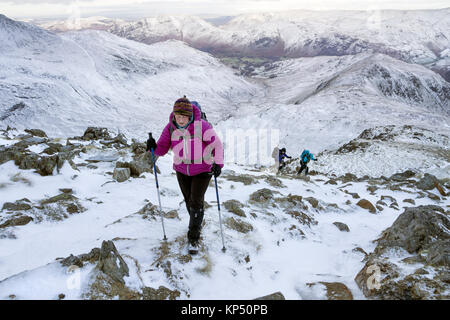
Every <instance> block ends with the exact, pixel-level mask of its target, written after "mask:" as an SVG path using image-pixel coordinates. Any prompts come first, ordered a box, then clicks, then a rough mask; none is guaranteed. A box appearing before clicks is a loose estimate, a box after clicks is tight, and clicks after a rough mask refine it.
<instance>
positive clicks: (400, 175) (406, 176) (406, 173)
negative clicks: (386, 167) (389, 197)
mask: <svg viewBox="0 0 450 320" xmlns="http://www.w3.org/2000/svg"><path fill="white" fill-rule="evenodd" d="M415 175H416V173H415V172H414V171H411V170H406V171H404V172H402V173H396V174H393V175H392V176H391V177H390V178H389V180H393V181H398V182H400V181H405V180H407V179H409V178H412V177H414V176H415Z"/></svg>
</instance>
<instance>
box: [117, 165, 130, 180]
mask: <svg viewBox="0 0 450 320" xmlns="http://www.w3.org/2000/svg"><path fill="white" fill-rule="evenodd" d="M130 176H131V171H130V168H115V169H114V173H113V179H114V180H116V181H117V182H124V181H127V180H128V179H129V178H130Z"/></svg>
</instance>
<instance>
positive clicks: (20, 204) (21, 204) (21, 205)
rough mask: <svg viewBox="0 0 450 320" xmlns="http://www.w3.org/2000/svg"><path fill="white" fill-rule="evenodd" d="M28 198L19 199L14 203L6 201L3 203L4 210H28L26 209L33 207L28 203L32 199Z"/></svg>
mask: <svg viewBox="0 0 450 320" xmlns="http://www.w3.org/2000/svg"><path fill="white" fill-rule="evenodd" d="M26 200H28V199H23V200H17V201H16V202H14V203H12V202H5V203H4V204H3V207H2V211H3V210H9V211H22V210H24V211H26V210H30V209H31V208H32V207H31V205H29V204H28V203H29V202H30V201H29V200H28V201H26ZM27 202H28V203H27Z"/></svg>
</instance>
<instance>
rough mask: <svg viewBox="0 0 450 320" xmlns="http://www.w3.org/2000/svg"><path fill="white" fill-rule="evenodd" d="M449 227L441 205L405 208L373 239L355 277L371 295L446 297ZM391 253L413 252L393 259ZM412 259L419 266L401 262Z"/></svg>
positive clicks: (409, 297)
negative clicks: (415, 266)
mask: <svg viewBox="0 0 450 320" xmlns="http://www.w3.org/2000/svg"><path fill="white" fill-rule="evenodd" d="M449 230H450V218H449V215H448V212H445V211H444V210H443V209H442V208H440V207H438V206H431V205H429V206H419V207H409V208H406V209H405V211H404V212H403V213H402V214H401V215H400V216H399V217H398V218H397V219H396V220H395V221H394V223H393V224H392V226H391V227H389V228H387V229H386V230H385V231H383V233H382V234H381V237H380V238H379V239H377V240H376V243H377V247H376V248H375V250H374V252H373V253H371V254H370V255H369V256H368V257H367V258H366V261H367V262H366V264H365V266H364V268H363V269H362V270H361V271H360V272H359V273H358V275H357V276H356V278H355V281H356V283H357V284H358V286H359V288H360V289H361V290H362V291H363V293H364V295H365V296H366V297H368V298H371V299H449V298H450V294H449V292H448V283H449V279H450V277H449V272H448V269H449V267H450V259H449V256H450V255H449V253H450V252H449V251H450V250H449V249H448V248H449V247H450V246H449V244H450V233H449ZM402 252H403V253H402ZM392 254H395V256H398V255H399V254H403V255H407V254H409V255H411V254H412V256H407V257H406V258H405V259H403V260H402V261H401V262H395V263H394V262H393V261H392V260H390V259H389V256H390V255H392ZM411 263H413V264H419V265H420V266H421V267H419V268H418V269H416V271H414V272H411V271H409V272H408V271H407V270H410V268H406V269H405V268H404V264H411ZM427 270H429V271H427Z"/></svg>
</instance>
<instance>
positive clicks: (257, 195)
mask: <svg viewBox="0 0 450 320" xmlns="http://www.w3.org/2000/svg"><path fill="white" fill-rule="evenodd" d="M273 198H274V191H272V190H270V189H267V188H264V189H260V190H258V191H255V192H253V193H252V194H251V195H250V201H253V202H258V203H264V202H267V201H269V200H272V199H273Z"/></svg>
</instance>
